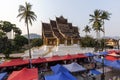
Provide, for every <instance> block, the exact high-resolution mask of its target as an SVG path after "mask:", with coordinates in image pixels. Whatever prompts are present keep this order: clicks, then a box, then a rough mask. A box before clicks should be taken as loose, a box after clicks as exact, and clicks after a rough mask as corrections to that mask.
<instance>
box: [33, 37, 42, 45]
mask: <svg viewBox="0 0 120 80" xmlns="http://www.w3.org/2000/svg"><path fill="white" fill-rule="evenodd" d="M31 43H32V47H38V46H41V45H42V44H43V41H42V39H40V38H36V39H33V40H32V41H31Z"/></svg>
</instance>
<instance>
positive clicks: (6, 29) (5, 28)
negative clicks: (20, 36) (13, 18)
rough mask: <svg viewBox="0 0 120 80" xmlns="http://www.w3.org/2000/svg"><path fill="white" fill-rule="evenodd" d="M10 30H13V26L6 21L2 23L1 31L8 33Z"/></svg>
mask: <svg viewBox="0 0 120 80" xmlns="http://www.w3.org/2000/svg"><path fill="white" fill-rule="evenodd" d="M12 28H13V25H12V24H11V23H10V22H8V21H4V22H3V27H2V30H3V31H4V32H10V31H11V30H12Z"/></svg>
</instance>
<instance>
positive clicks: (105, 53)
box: [99, 51, 108, 55]
mask: <svg viewBox="0 0 120 80" xmlns="http://www.w3.org/2000/svg"><path fill="white" fill-rule="evenodd" d="M107 54H108V52H106V51H104V52H99V55H107Z"/></svg>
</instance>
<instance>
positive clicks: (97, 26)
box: [89, 9, 103, 39]
mask: <svg viewBox="0 0 120 80" xmlns="http://www.w3.org/2000/svg"><path fill="white" fill-rule="evenodd" d="M90 17H91V19H89V21H90V23H93V24H92V29H93V30H94V31H96V38H97V39H98V38H100V31H103V29H102V24H101V22H102V21H101V10H98V9H96V10H95V11H94V14H90Z"/></svg>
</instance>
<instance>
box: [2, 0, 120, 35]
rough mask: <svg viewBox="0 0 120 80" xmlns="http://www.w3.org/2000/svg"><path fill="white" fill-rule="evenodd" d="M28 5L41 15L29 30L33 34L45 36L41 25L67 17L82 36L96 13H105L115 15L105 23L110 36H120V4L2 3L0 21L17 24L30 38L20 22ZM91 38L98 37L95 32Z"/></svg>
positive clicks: (99, 0) (64, 0)
mask: <svg viewBox="0 0 120 80" xmlns="http://www.w3.org/2000/svg"><path fill="white" fill-rule="evenodd" d="M25 2H29V3H31V4H32V5H33V6H32V11H34V12H35V13H36V15H37V21H35V22H33V25H32V26H29V29H30V33H36V34H39V35H41V23H42V22H46V23H49V21H50V19H51V20H55V17H59V16H61V15H62V16H64V17H65V18H67V19H68V22H71V23H72V24H73V25H75V26H78V27H79V32H80V35H81V36H84V35H85V33H84V32H83V31H82V30H83V28H84V26H86V25H89V26H91V24H90V23H89V19H90V16H89V14H93V12H94V10H95V9H100V10H105V11H108V12H109V13H111V14H112V15H111V18H110V20H109V21H105V31H106V36H119V35H120V20H119V18H120V0H0V20H3V21H4V20H5V21H10V22H11V23H13V24H16V25H17V27H19V28H20V29H21V30H22V34H27V29H26V26H25V23H24V20H23V21H21V22H19V18H17V15H18V9H19V5H25ZM90 35H92V36H95V32H94V31H92V32H91V33H90Z"/></svg>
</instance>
